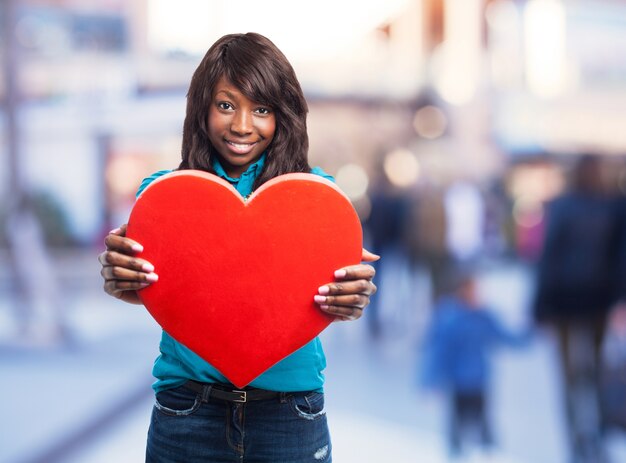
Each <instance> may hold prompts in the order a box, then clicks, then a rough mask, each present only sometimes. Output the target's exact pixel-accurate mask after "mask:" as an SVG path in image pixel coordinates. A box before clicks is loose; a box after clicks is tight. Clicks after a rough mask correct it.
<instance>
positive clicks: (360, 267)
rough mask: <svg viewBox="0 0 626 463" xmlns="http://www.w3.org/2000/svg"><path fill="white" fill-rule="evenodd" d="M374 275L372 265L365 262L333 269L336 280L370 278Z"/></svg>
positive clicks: (374, 271)
mask: <svg viewBox="0 0 626 463" xmlns="http://www.w3.org/2000/svg"><path fill="white" fill-rule="evenodd" d="M374 275H376V270H374V267H372V266H371V265H367V264H357V265H351V266H348V267H344V268H341V269H339V270H336V271H335V278H337V279H338V280H344V281H345V280H361V279H365V280H371V279H372V278H374Z"/></svg>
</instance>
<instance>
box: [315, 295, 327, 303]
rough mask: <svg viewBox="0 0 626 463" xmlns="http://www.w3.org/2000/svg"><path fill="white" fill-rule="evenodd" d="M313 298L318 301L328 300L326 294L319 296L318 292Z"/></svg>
mask: <svg viewBox="0 0 626 463" xmlns="http://www.w3.org/2000/svg"><path fill="white" fill-rule="evenodd" d="M313 299H314V300H315V302H317V303H321V302H326V298H325V297H324V296H319V295H317V294H316V295H315V296H314V297H313Z"/></svg>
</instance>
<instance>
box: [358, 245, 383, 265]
mask: <svg viewBox="0 0 626 463" xmlns="http://www.w3.org/2000/svg"><path fill="white" fill-rule="evenodd" d="M378 259H380V256H379V255H377V254H374V253H373V252H369V251H368V250H367V249H365V248H363V253H362V254H361V260H362V261H363V262H376V261H377V260H378Z"/></svg>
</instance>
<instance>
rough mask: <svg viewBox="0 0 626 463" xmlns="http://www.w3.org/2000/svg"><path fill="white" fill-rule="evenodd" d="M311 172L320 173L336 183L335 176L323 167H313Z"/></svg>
mask: <svg viewBox="0 0 626 463" xmlns="http://www.w3.org/2000/svg"><path fill="white" fill-rule="evenodd" d="M311 173H312V174H314V175H319V176H320V177H324V178H325V179H326V180H330V181H331V182H333V183H335V177H333V176H332V175H329V174H327V173H326V172H324V171H323V170H322V168H321V167H313V168H312V169H311Z"/></svg>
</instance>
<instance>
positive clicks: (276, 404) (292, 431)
mask: <svg viewBox="0 0 626 463" xmlns="http://www.w3.org/2000/svg"><path fill="white" fill-rule="evenodd" d="M331 449H332V447H331V443H330V434H329V432H328V424H327V421H326V413H325V411H324V394H322V393H318V392H294V393H283V394H280V397H278V398H275V399H268V400H258V401H249V402H246V403H234V402H226V401H222V400H218V399H208V400H207V401H203V400H202V395H201V394H199V393H196V392H193V391H190V390H188V389H187V388H185V387H184V386H181V387H179V388H175V389H169V390H166V391H162V392H159V393H158V394H157V396H156V403H155V405H154V408H153V410H152V419H151V422H150V429H149V431H148V444H147V448H146V462H149V463H165V462H167V463H173V462H180V463H194V462H224V463H226V462H245V463H248V462H250V463H252V462H258V463H261V462H265V463H304V462H314V463H330V462H331V461H332V458H331Z"/></svg>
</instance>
